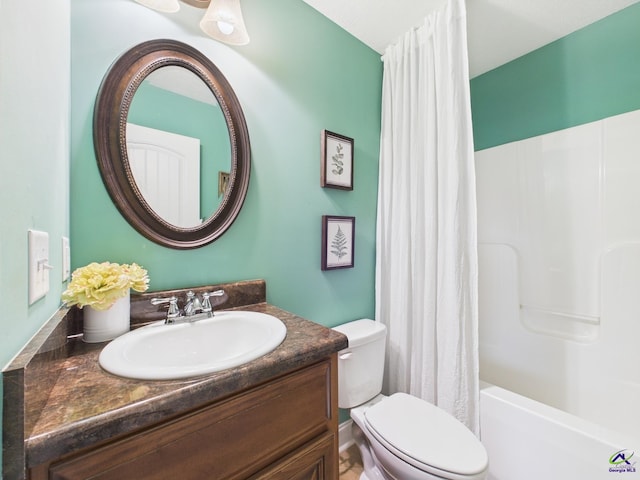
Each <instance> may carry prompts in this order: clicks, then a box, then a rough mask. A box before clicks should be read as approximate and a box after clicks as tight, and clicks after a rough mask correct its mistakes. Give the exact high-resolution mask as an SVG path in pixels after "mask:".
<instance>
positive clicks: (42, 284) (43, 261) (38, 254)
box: [28, 230, 52, 305]
mask: <svg viewBox="0 0 640 480" xmlns="http://www.w3.org/2000/svg"><path fill="white" fill-rule="evenodd" d="M28 238H29V305H31V304H33V303H35V302H36V300H39V299H41V298H42V297H44V296H45V295H46V294H47V293H48V292H49V270H50V269H51V268H52V267H51V265H49V234H48V233H47V232H39V231H38V230H29V232H28Z"/></svg>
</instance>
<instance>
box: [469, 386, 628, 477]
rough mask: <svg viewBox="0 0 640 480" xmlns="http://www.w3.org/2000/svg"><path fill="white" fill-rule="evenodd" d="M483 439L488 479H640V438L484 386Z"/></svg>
mask: <svg viewBox="0 0 640 480" xmlns="http://www.w3.org/2000/svg"><path fill="white" fill-rule="evenodd" d="M628 414H629V415H632V416H636V415H638V412H637V411H630V412H628ZM480 437H481V441H482V443H483V445H484V446H485V448H486V449H487V452H488V454H489V476H488V480H606V479H620V480H625V479H629V480H633V479H640V463H636V462H637V460H638V459H640V438H636V437H635V436H633V437H632V436H629V435H626V434H623V433H620V432H617V431H615V430H614V429H609V428H605V427H603V426H599V425H597V424H595V423H592V422H589V421H586V420H583V419H581V418H579V417H576V416H574V415H571V414H569V413H567V412H564V411H562V410H558V409H556V408H553V407H550V406H548V405H545V404H542V403H540V402H537V401H535V400H532V399H530V398H527V397H524V396H522V395H519V394H517V393H514V392H511V391H509V390H505V389H503V388H500V387H497V386H494V385H491V384H488V383H484V382H483V383H482V385H481V390H480ZM638 437H640V432H638ZM636 452H637V453H636Z"/></svg>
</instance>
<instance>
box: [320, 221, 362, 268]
mask: <svg viewBox="0 0 640 480" xmlns="http://www.w3.org/2000/svg"><path fill="white" fill-rule="evenodd" d="M355 236H356V217H337V216H331V215H323V216H322V262H321V268H322V270H333V269H337V268H352V267H353V263H354V246H355Z"/></svg>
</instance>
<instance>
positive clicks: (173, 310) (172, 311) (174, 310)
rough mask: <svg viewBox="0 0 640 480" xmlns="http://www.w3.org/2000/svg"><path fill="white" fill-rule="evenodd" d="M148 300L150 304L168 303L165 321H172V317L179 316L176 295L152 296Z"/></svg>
mask: <svg viewBox="0 0 640 480" xmlns="http://www.w3.org/2000/svg"><path fill="white" fill-rule="evenodd" d="M149 302H150V303H151V305H161V304H163V303H168V304H169V310H168V311H167V320H166V323H173V319H174V318H178V317H179V316H180V310H179V309H178V297H176V296H171V297H161V298H152V299H151V300H149Z"/></svg>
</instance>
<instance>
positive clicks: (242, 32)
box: [134, 0, 249, 45]
mask: <svg viewBox="0 0 640 480" xmlns="http://www.w3.org/2000/svg"><path fill="white" fill-rule="evenodd" d="M134 1H136V2H138V3H140V4H142V5H144V6H145V7H149V8H152V9H154V10H157V11H159V12H164V13H174V12H177V11H178V10H180V3H179V2H178V0H134ZM182 1H183V2H185V3H188V4H189V5H192V6H194V7H199V8H206V9H207V11H206V12H205V14H204V17H203V18H202V20H201V21H200V28H201V29H202V31H203V32H204V33H206V34H207V35H209V36H210V37H211V38H213V39H215V40H218V41H220V42H224V43H228V44H229V45H246V44H247V43H249V34H248V33H247V27H245V25H244V19H243V18H242V10H241V9H240V0H182Z"/></svg>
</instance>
